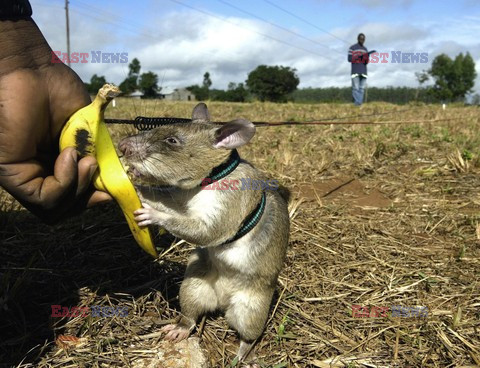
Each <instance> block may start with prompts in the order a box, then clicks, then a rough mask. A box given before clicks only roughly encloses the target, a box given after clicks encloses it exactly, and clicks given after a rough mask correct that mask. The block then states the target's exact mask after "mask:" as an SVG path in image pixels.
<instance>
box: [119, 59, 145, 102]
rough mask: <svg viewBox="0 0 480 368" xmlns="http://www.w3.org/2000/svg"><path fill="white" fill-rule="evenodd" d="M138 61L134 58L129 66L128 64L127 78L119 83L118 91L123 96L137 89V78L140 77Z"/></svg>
mask: <svg viewBox="0 0 480 368" xmlns="http://www.w3.org/2000/svg"><path fill="white" fill-rule="evenodd" d="M140 68H141V66H140V61H139V60H138V59H137V58H134V59H133V60H132V62H131V63H130V64H128V76H127V78H125V80H124V81H123V82H122V83H120V86H119V88H120V90H121V91H122V92H123V93H124V94H129V93H132V92H133V91H135V90H136V89H138V77H139V75H140Z"/></svg>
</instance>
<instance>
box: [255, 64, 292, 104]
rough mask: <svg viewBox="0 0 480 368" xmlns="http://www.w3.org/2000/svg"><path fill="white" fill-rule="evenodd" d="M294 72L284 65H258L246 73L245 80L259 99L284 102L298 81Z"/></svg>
mask: <svg viewBox="0 0 480 368" xmlns="http://www.w3.org/2000/svg"><path fill="white" fill-rule="evenodd" d="M295 72H296V70H295V69H290V67H285V66H267V65H259V66H258V67H257V68H256V69H255V70H253V71H251V72H250V73H249V74H248V79H247V81H246V82H247V86H248V88H249V90H250V91H251V92H252V93H253V94H254V95H256V96H257V97H258V99H259V100H260V101H274V102H284V101H286V100H287V96H288V94H290V93H292V92H293V91H295V90H296V89H297V86H298V84H299V83H300V79H298V77H297V75H296V74H295Z"/></svg>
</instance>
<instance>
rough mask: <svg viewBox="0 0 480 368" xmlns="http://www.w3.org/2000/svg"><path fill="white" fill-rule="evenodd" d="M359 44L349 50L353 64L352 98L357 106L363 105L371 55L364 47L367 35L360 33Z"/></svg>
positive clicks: (349, 57) (349, 59)
mask: <svg viewBox="0 0 480 368" xmlns="http://www.w3.org/2000/svg"><path fill="white" fill-rule="evenodd" d="M357 40H358V43H356V44H355V45H352V46H350V48H349V49H348V61H349V62H350V63H352V96H353V102H354V103H355V106H360V105H361V104H362V103H363V93H364V91H365V85H366V84H367V64H368V58H369V55H370V53H369V52H368V50H367V48H366V47H365V46H363V44H364V43H365V35H364V34H363V33H360V34H359V35H358V37H357Z"/></svg>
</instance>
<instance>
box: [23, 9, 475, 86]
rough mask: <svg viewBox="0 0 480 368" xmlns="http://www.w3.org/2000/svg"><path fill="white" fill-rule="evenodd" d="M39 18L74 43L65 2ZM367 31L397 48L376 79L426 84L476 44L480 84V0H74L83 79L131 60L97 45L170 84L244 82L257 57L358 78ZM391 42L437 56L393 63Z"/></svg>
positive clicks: (304, 74) (58, 41)
mask: <svg viewBox="0 0 480 368" xmlns="http://www.w3.org/2000/svg"><path fill="white" fill-rule="evenodd" d="M30 2H31V4H32V7H33V18H34V20H35V21H36V22H37V24H38V26H39V27H40V29H41V30H42V32H43V34H44V35H45V37H46V39H47V41H48V42H49V43H50V46H51V47H52V49H53V50H56V51H61V52H66V36H65V9H64V5H65V1H64V0H31V1H30ZM359 32H363V33H365V35H366V42H365V46H366V47H367V48H368V49H369V50H377V51H378V52H385V53H388V54H389V57H388V63H377V64H370V65H369V67H368V73H369V85H370V86H377V87H384V86H417V81H416V79H415V72H420V71H422V70H425V69H428V68H429V67H430V65H431V61H432V60H433V58H434V57H435V56H436V55H438V54H440V53H446V54H448V55H450V56H451V57H454V56H456V55H457V54H458V53H460V52H463V53H465V52H467V51H468V52H470V54H471V55H472V57H473V58H474V60H475V63H476V70H477V74H478V75H479V76H478V77H477V80H476V85H475V91H476V92H477V93H479V92H480V42H479V41H478V37H479V35H480V1H478V0H457V1H433V0H425V1H422V0H397V1H394V0H393V1H384V0H338V1H326V0H325V1H324V0H243V1H241V2H240V1H235V0H157V1H149V0H145V1H141V0H137V1H124V0H104V1H101V2H99V1H94V0H81V1H80V0H70V39H71V52H79V53H80V52H85V53H88V54H90V57H89V59H88V61H89V62H87V63H84V64H82V63H75V64H72V68H73V69H74V70H75V71H76V72H77V73H78V74H79V75H80V77H81V78H82V79H83V80H84V81H87V82H88V81H89V80H90V78H91V76H92V75H93V74H98V75H104V76H105V77H106V78H107V80H108V81H109V82H114V83H117V84H118V83H120V82H121V81H122V80H123V79H125V77H126V75H127V73H128V64H121V63H91V52H92V51H93V50H95V51H102V52H106V53H108V52H113V53H122V52H126V53H128V61H129V62H130V61H131V60H132V59H133V58H134V57H136V58H138V59H139V60H140V62H141V66H142V70H141V72H146V71H153V72H155V73H156V74H157V75H158V76H159V85H161V86H162V87H164V88H167V89H171V88H178V87H185V86H188V85H192V84H201V83H202V80H203V74H204V73H205V72H206V71H208V72H209V73H210V75H211V79H212V82H213V86H212V87H213V88H221V89H226V88H227V85H228V83H229V82H235V83H240V82H244V81H245V79H246V78H247V75H248V73H249V72H250V71H252V70H253V69H255V68H256V67H257V66H258V65H261V64H265V65H283V66H289V67H291V68H295V69H296V70H297V74H298V76H299V78H300V86H299V87H300V88H305V87H328V86H348V85H350V77H349V73H350V64H349V63H348V62H347V50H348V47H349V46H350V45H351V44H353V43H355V42H356V36H357V34H358V33H359ZM392 51H400V52H402V53H428V63H426V64H425V63H423V64H422V63H392V62H391V61H392V57H391V53H392Z"/></svg>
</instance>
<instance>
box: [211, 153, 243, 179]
mask: <svg viewBox="0 0 480 368" xmlns="http://www.w3.org/2000/svg"><path fill="white" fill-rule="evenodd" d="M239 164H240V155H239V154H238V151H237V150H236V149H233V150H232V152H231V153H230V156H229V157H228V160H227V161H225V162H224V163H223V164H220V165H218V166H217V167H214V168H213V169H212V171H211V172H210V174H208V176H207V177H206V178H205V179H204V180H208V179H210V181H208V182H209V183H211V182H213V181H217V180H220V179H223V178H224V177H226V176H227V175H230V174H231V173H232V172H233V170H235V169H236V168H237V166H238V165H239Z"/></svg>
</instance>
